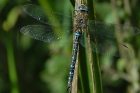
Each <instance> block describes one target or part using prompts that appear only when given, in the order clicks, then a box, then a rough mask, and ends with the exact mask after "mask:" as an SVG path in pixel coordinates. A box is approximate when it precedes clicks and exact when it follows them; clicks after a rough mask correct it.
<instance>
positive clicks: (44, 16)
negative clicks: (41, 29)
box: [23, 4, 72, 26]
mask: <svg viewBox="0 0 140 93" xmlns="http://www.w3.org/2000/svg"><path fill="white" fill-rule="evenodd" d="M23 10H24V11H25V12H26V13H27V14H28V15H30V16H31V17H33V18H35V19H36V20H38V21H40V22H42V23H44V24H48V25H53V26H62V25H67V24H68V22H66V21H64V20H67V21H69V22H71V23H72V18H71V17H70V16H67V15H63V14H61V13H56V12H52V11H49V10H47V9H45V8H42V7H40V6H37V5H33V4H27V5H24V6H23Z"/></svg>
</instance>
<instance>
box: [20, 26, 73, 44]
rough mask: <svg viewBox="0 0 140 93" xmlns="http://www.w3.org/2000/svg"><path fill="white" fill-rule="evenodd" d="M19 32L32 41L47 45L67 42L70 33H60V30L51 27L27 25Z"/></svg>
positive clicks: (68, 31)
mask: <svg viewBox="0 0 140 93" xmlns="http://www.w3.org/2000/svg"><path fill="white" fill-rule="evenodd" d="M53 30H54V31H53ZM20 32H21V33H22V34H24V35H27V36H29V37H31V38H33V39H37V40H41V41H44V42H47V43H51V42H61V41H63V40H69V36H70V33H71V31H70V30H67V31H62V29H61V28H58V27H51V26H48V25H28V26H24V27H22V28H21V30H20Z"/></svg>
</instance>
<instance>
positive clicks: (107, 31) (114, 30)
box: [89, 20, 140, 38]
mask: <svg viewBox="0 0 140 93" xmlns="http://www.w3.org/2000/svg"><path fill="white" fill-rule="evenodd" d="M89 32H96V33H97V34H100V35H102V36H105V37H109V38H116V37H118V38H119V37H122V35H123V37H124V36H134V35H137V34H139V33H140V30H139V29H138V28H137V27H134V26H132V25H129V24H124V25H123V24H109V23H104V22H99V21H96V20H90V21H89Z"/></svg>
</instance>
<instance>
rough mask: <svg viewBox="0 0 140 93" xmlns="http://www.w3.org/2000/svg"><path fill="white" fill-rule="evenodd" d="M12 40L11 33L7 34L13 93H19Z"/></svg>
mask: <svg viewBox="0 0 140 93" xmlns="http://www.w3.org/2000/svg"><path fill="white" fill-rule="evenodd" d="M12 43H13V42H12V39H11V33H10V32H8V33H7V41H6V48H7V59H8V70H9V78H10V82H11V86H12V88H11V89H12V90H11V93H19V88H18V77H17V72H16V64H15V59H14V51H13V44H12Z"/></svg>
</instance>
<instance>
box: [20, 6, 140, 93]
mask: <svg viewBox="0 0 140 93" xmlns="http://www.w3.org/2000/svg"><path fill="white" fill-rule="evenodd" d="M23 10H24V11H25V12H26V13H27V14H28V15H29V16H31V17H33V18H35V19H36V20H38V21H40V22H41V23H43V24H44V25H27V26H24V27H22V28H21V30H20V32H21V33H22V34H24V35H27V36H29V37H31V38H33V39H37V40H41V41H44V42H47V43H52V42H56V43H59V42H60V43H61V42H62V41H63V40H66V41H67V43H69V42H70V41H69V39H68V36H69V35H73V34H74V42H73V44H74V47H73V53H72V60H71V65H70V72H69V77H68V87H67V91H68V92H69V93H70V91H71V85H72V81H73V75H74V70H75V63H76V57H77V52H78V45H79V43H80V44H81V45H82V46H83V47H85V48H88V47H87V44H86V41H85V38H86V35H85V33H86V31H85V30H87V28H88V32H89V34H90V43H91V50H92V51H93V52H96V53H99V54H107V55H112V56H115V57H120V56H121V54H120V53H119V49H118V46H120V47H121V49H124V50H126V51H130V50H129V48H128V47H127V46H126V45H124V44H123V43H119V42H117V41H116V38H122V34H125V35H126V36H134V35H137V34H139V33H140V30H139V29H138V28H137V27H135V26H132V25H129V24H110V23H104V22H100V21H97V20H88V7H87V6H86V5H84V4H82V5H80V6H79V7H78V8H77V9H76V10H75V16H69V15H65V14H63V13H58V12H52V11H50V10H47V9H45V8H43V7H40V6H37V5H34V4H26V5H24V6H23ZM56 19H57V20H56ZM64 20H68V21H69V22H70V23H74V25H73V24H70V25H69V26H68V22H65V21H64ZM64 26H68V28H65V30H64V29H63V27H64ZM73 30H74V32H73ZM95 38H96V40H97V41H98V42H96V41H95ZM111 49H113V50H115V51H114V53H112V51H110V50H111Z"/></svg>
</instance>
